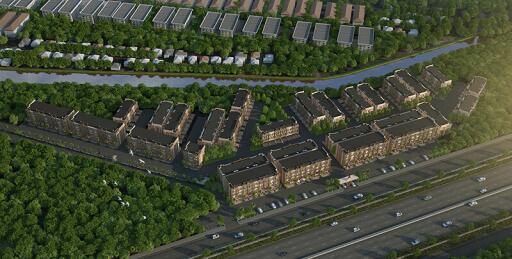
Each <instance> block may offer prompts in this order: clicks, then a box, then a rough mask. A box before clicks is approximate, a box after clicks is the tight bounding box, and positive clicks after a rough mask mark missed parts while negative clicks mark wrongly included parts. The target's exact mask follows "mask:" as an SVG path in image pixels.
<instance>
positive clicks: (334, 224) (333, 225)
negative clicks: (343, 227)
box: [329, 221, 338, 227]
mask: <svg viewBox="0 0 512 259" xmlns="http://www.w3.org/2000/svg"><path fill="white" fill-rule="evenodd" d="M329 225H330V226H331V227H335V226H337V225H338V221H333V222H331V224H329Z"/></svg>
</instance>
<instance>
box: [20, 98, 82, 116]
mask: <svg viewBox="0 0 512 259" xmlns="http://www.w3.org/2000/svg"><path fill="white" fill-rule="evenodd" d="M27 109H28V110H31V111H35V112H39V113H44V114H46V115H48V116H51V117H55V118H59V119H63V118H64V117H66V116H68V115H69V114H71V112H73V110H72V109H69V108H64V107H59V106H56V105H53V104H49V103H44V102H40V101H35V100H34V101H33V102H32V103H30V104H29V105H28V107H27Z"/></svg>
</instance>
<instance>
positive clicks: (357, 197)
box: [354, 193, 364, 200]
mask: <svg viewBox="0 0 512 259" xmlns="http://www.w3.org/2000/svg"><path fill="white" fill-rule="evenodd" d="M363 197H364V195H363V194H362V193H358V194H356V195H354V200H359V199H362V198H363Z"/></svg>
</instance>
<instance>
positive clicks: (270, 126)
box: [258, 117, 297, 133]
mask: <svg viewBox="0 0 512 259" xmlns="http://www.w3.org/2000/svg"><path fill="white" fill-rule="evenodd" d="M294 125H297V120H295V118H294V117H288V118H287V119H284V120H280V121H273V122H269V123H267V124H265V125H261V126H258V128H259V129H260V130H261V131H262V132H263V133H265V132H271V131H275V130H278V129H282V128H286V127H291V126H294Z"/></svg>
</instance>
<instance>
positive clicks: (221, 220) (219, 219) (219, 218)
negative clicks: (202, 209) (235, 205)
mask: <svg viewBox="0 0 512 259" xmlns="http://www.w3.org/2000/svg"><path fill="white" fill-rule="evenodd" d="M217 226H224V217H223V216H221V215H217Z"/></svg>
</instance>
